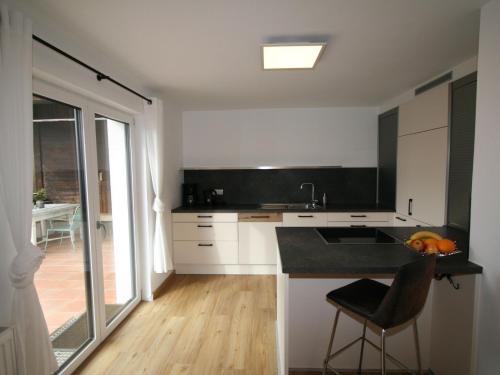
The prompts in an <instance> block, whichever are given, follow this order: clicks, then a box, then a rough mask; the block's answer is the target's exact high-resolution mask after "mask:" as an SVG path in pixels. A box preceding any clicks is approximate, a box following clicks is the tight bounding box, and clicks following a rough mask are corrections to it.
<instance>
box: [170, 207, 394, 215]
mask: <svg viewBox="0 0 500 375" xmlns="http://www.w3.org/2000/svg"><path fill="white" fill-rule="evenodd" d="M170 212H171V213H196V212H210V213H219V212H220V213H223V212H226V213H230V212H236V213H240V212H241V213H243V212H312V213H321V212H325V213H328V212H389V213H394V212H396V211H395V210H394V209H392V208H381V207H373V206H366V207H362V206H352V207H349V206H346V207H335V206H331V207H326V208H319V209H314V210H310V209H297V208H293V209H267V208H259V207H257V206H256V207H244V206H228V207H204V206H196V207H176V208H174V209H172V210H171V211H170Z"/></svg>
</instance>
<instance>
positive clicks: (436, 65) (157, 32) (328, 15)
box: [33, 0, 481, 109]
mask: <svg viewBox="0 0 500 375" xmlns="http://www.w3.org/2000/svg"><path fill="white" fill-rule="evenodd" d="M33 1H35V0H33ZM480 2H481V0H204V1H202V0H200V1H193V0H177V1H173V0H147V1H139V0H106V1H103V0H85V1H81V0H36V3H37V6H38V7H41V9H42V10H44V11H46V12H48V13H49V14H50V16H51V17H52V18H53V19H55V20H58V22H61V23H62V26H63V27H65V28H67V29H69V30H71V31H73V32H74V33H75V34H76V35H78V36H79V37H81V38H83V39H84V40H85V41H86V42H88V43H90V44H91V45H94V46H95V47H96V48H98V49H100V50H103V51H106V54H108V55H109V56H110V57H112V58H113V59H116V60H117V61H121V62H122V63H123V65H124V67H125V68H127V69H128V70H129V71H131V72H136V73H137V74H138V75H140V76H141V77H144V79H145V80H146V82H145V83H146V86H148V87H151V88H152V89H154V90H161V91H165V92H169V93H170V94H173V95H175V96H176V97H177V98H178V100H179V101H180V103H181V104H182V106H183V108H184V109H231V108H263V107H322V106H375V105H379V104H381V103H382V102H383V101H385V100H387V99H389V98H391V97H393V96H396V95H398V94H400V93H401V92H403V91H405V90H407V89H409V88H411V87H413V86H415V85H417V84H419V83H421V82H423V81H425V80H427V79H429V78H430V77H432V76H434V75H436V74H438V73H441V72H442V71H444V70H445V69H447V68H449V67H452V66H453V65H456V64H458V63H460V62H462V61H464V60H466V59H468V58H470V57H472V56H474V55H476V54H477V46H478V35H479V8H480ZM89 21H90V22H89ZM293 37H306V39H310V40H312V41H317V40H318V39H325V38H326V39H328V46H327V48H326V50H325V52H324V54H323V55H322V57H321V59H320V61H319V62H318V65H317V66H316V68H315V69H314V70H312V71H264V70H263V69H262V68H261V51H260V44H261V43H264V42H268V41H271V40H272V39H273V38H278V39H280V38H285V39H286V38H293ZM109 74H112V72H109Z"/></svg>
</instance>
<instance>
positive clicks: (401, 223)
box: [390, 213, 431, 227]
mask: <svg viewBox="0 0 500 375" xmlns="http://www.w3.org/2000/svg"><path fill="white" fill-rule="evenodd" d="M390 225H391V226H394V227H430V226H431V225H429V224H427V223H424V222H423V221H418V220H415V219H413V218H411V217H409V216H406V215H401V214H398V213H395V214H393V218H392V221H391V222H390Z"/></svg>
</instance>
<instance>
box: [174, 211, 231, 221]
mask: <svg viewBox="0 0 500 375" xmlns="http://www.w3.org/2000/svg"><path fill="white" fill-rule="evenodd" d="M173 221H174V223H236V222H237V221H238V214H237V213H235V212H194V213H192V212H176V213H174V214H173Z"/></svg>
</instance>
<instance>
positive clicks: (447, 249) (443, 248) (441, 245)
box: [437, 238, 457, 254]
mask: <svg viewBox="0 0 500 375" xmlns="http://www.w3.org/2000/svg"><path fill="white" fill-rule="evenodd" d="M437 248H438V250H439V252H441V253H444V254H448V253H451V252H453V251H455V250H456V249H457V245H456V244H455V242H453V241H452V240H449V239H447V238H445V239H443V240H439V241H438V242H437Z"/></svg>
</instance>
